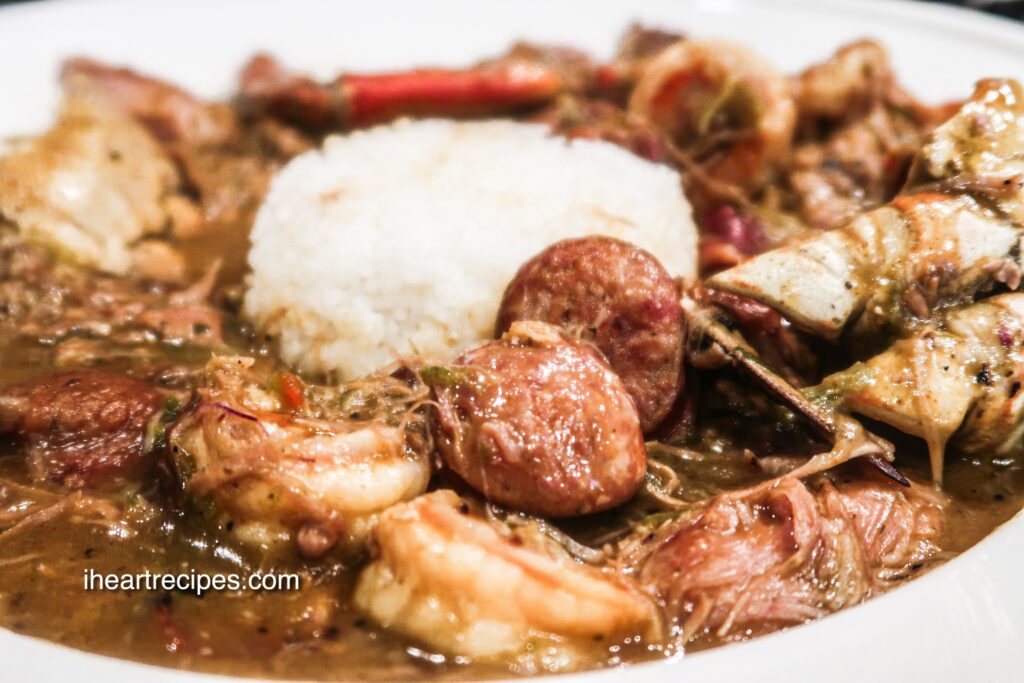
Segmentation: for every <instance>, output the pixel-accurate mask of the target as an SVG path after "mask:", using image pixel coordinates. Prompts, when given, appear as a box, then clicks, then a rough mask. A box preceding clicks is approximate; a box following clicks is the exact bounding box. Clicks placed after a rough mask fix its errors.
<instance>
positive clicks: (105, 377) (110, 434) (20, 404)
mask: <svg viewBox="0 0 1024 683" xmlns="http://www.w3.org/2000/svg"><path fill="white" fill-rule="evenodd" d="M161 404H162V397H161V395H160V393H159V392H158V391H157V390H156V389H154V388H153V387H151V386H149V385H148V384H146V383H144V382H141V381H139V380H136V379H132V378H131V377H127V376H124V375H119V374H115V373H110V372H102V371H95V370H87V371H73V372H61V373H57V374H53V375H47V376H44V377H41V378H39V379H36V380H32V381H30V382H25V383H24V384H18V385H15V386H9V387H4V388H2V389H0V432H2V433H7V434H15V435H17V436H19V437H21V438H22V439H23V440H24V441H25V442H26V443H27V445H28V454H29V466H30V468H31V470H32V473H33V475H34V476H35V477H36V478H38V479H40V480H50V481H54V482H58V483H60V484H63V485H65V486H69V487H79V486H85V485H99V484H108V483H112V482H114V481H123V480H125V479H129V478H131V477H134V476H137V475H139V474H141V473H142V472H143V471H144V470H145V469H146V467H147V466H148V465H149V464H152V458H151V457H150V454H148V453H146V452H145V451H146V449H145V435H146V427H147V424H148V423H149V420H150V419H151V418H152V417H153V416H154V415H155V414H156V413H157V411H158V410H159V408H160V407H161Z"/></svg>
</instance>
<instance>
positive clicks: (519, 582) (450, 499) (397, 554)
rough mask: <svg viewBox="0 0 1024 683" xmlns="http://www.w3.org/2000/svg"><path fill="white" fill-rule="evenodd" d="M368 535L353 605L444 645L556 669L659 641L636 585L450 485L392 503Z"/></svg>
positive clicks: (451, 650)
mask: <svg viewBox="0 0 1024 683" xmlns="http://www.w3.org/2000/svg"><path fill="white" fill-rule="evenodd" d="M374 539H375V547H376V549H377V557H376V559H375V560H374V561H373V562H372V563H371V564H370V565H369V566H367V567H366V569H365V570H364V571H363V573H362V574H361V575H360V577H359V580H358V583H357V585H356V589H355V594H354V601H355V604H356V606H357V607H358V608H359V609H361V610H362V611H364V612H365V613H367V614H368V615H369V616H371V617H372V618H373V619H374V620H375V621H376V622H377V623H379V624H380V625H381V626H383V627H385V628H389V629H393V630H395V631H399V632H401V633H403V634H404V635H406V636H409V637H412V638H416V639H417V640H420V641H422V642H424V643H426V644H427V645H429V646H430V647H434V648H437V649H439V650H441V651H443V652H445V653H447V654H452V655H456V656H461V657H468V658H472V659H477V660H483V661H506V662H515V663H516V664H517V665H518V667H519V668H520V669H522V670H526V671H537V670H545V671H559V670H567V669H572V668H575V667H576V666H577V665H578V664H579V663H581V662H583V661H585V660H584V659H583V656H584V654H585V653H586V652H588V651H589V652H593V650H594V648H605V649H607V648H608V647H609V646H613V645H616V644H618V643H622V642H623V641H624V640H625V639H627V638H629V639H636V638H639V639H641V640H642V641H643V642H645V643H654V642H659V641H660V638H661V635H660V634H661V620H660V615H659V613H658V611H657V608H656V607H655V605H654V603H653V602H652V601H650V600H649V599H648V598H646V597H645V596H643V595H642V594H641V593H640V592H639V590H638V589H637V588H636V587H634V586H633V585H632V584H630V583H626V581H625V579H622V578H616V577H615V576H614V575H612V574H606V573H603V572H601V571H599V570H597V569H594V568H592V567H585V566H582V565H580V564H577V563H576V562H575V561H574V560H572V559H571V558H570V557H569V556H568V555H567V554H565V553H556V552H554V551H553V549H552V548H551V547H550V545H547V546H545V545H544V544H543V543H541V542H540V541H539V540H538V539H536V538H533V537H530V536H529V535H526V534H523V533H522V532H521V530H520V529H517V530H515V531H513V530H510V529H508V528H506V527H503V526H499V525H492V524H490V523H488V522H487V521H485V520H483V519H481V518H477V517H473V516H471V515H470V512H469V506H468V505H467V504H466V503H464V502H463V501H461V500H460V498H459V497H458V496H457V495H456V494H455V493H453V492H452V491H448V490H441V491H436V492H434V493H430V494H427V495H425V496H420V497H419V498H417V499H416V500H414V501H412V502H411V503H406V504H404V505H399V506H396V507H394V508H392V509H390V510H388V511H387V512H386V513H384V515H382V516H381V519H380V524H379V525H378V526H377V528H376V530H375V532H374Z"/></svg>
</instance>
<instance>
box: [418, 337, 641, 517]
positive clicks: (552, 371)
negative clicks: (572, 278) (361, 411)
mask: <svg viewBox="0 0 1024 683" xmlns="http://www.w3.org/2000/svg"><path fill="white" fill-rule="evenodd" d="M422 375H423V378H424V380H425V381H426V382H427V383H428V384H430V385H431V386H432V387H433V389H434V392H435V394H436V396H437V405H438V410H437V419H436V420H434V433H435V437H436V440H437V443H438V447H439V450H440V452H441V456H442V458H443V459H444V461H445V463H446V464H447V465H448V467H450V468H451V469H452V470H453V471H454V472H455V473H456V474H458V475H459V476H460V477H462V478H463V479H465V480H466V482H467V483H469V485H470V486H472V487H473V488H475V489H477V490H478V491H479V492H480V493H482V494H483V495H484V496H485V497H486V498H487V499H488V500H490V501H492V502H494V503H498V504H500V505H503V506H507V507H510V508H514V509H516V510H521V511H524V512H528V513H532V514H537V515H542V516H546V517H568V516H573V515H582V514H588V513H591V512H598V511H600V510H606V509H608V508H611V507H614V506H616V505H619V504H621V503H623V502H625V501H626V500H628V499H629V498H631V497H632V496H633V494H634V493H636V491H637V489H638V488H639V487H640V484H641V483H642V482H643V478H644V474H645V472H646V469H647V454H646V451H645V448H644V439H643V434H642V433H641V431H640V420H639V417H638V416H637V412H636V408H635V406H634V404H633V401H632V399H630V397H629V394H628V393H627V392H626V389H625V387H624V386H623V384H622V381H621V380H620V379H619V378H618V376H616V374H615V373H614V372H612V370H611V368H609V367H608V365H607V364H606V363H605V361H604V359H603V358H602V357H601V355H600V354H599V353H598V352H597V351H595V350H594V349H593V348H592V347H590V346H589V345H588V344H585V343H582V342H577V341H572V340H569V339H566V338H565V337H563V336H562V334H561V332H560V330H559V329H558V328H556V327H553V326H551V325H547V324H545V323H540V322H517V323H513V324H512V326H511V328H510V330H509V331H508V333H506V334H505V336H504V337H503V338H502V339H501V340H499V341H493V342H489V343H487V344H484V345H482V346H478V347H476V348H474V349H471V350H469V351H467V352H466V353H464V354H463V355H462V356H460V357H459V358H458V359H456V361H455V363H454V364H453V365H451V366H429V367H427V368H424V369H423V371H422Z"/></svg>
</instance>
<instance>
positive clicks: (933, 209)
mask: <svg viewBox="0 0 1024 683" xmlns="http://www.w3.org/2000/svg"><path fill="white" fill-rule="evenodd" d="M1022 159H1024V91H1022V89H1021V86H1020V85H1019V84H1018V83H1016V82H1015V81H1011V80H996V79H991V80H985V81H981V82H979V83H978V85H977V87H976V89H975V92H974V94H973V95H972V97H971V98H970V99H969V100H968V101H967V102H966V103H965V104H964V105H963V106H962V107H961V108H960V110H959V111H958V112H957V113H956V115H954V116H953V117H952V118H951V119H950V120H949V121H948V122H946V123H945V124H943V125H942V126H940V127H939V128H937V129H936V130H935V131H934V132H933V133H932V134H931V135H930V136H928V138H927V139H926V140H925V142H924V144H923V145H922V147H921V149H920V150H919V152H918V154H917V157H916V159H915V161H914V166H913V169H912V171H911V174H910V180H909V182H908V188H909V191H908V192H907V193H905V194H904V195H903V196H900V197H897V198H896V199H895V200H893V201H892V202H891V203H890V204H888V205H886V206H884V207H881V208H879V209H876V210H874V211H872V212H870V213H868V214H865V215H863V216H861V217H859V218H857V219H855V220H854V221H852V222H851V223H849V224H847V225H846V226H844V227H842V228H839V229H837V230H833V231H831V232H828V233H825V234H822V235H818V236H816V237H813V238H811V239H809V240H807V241H804V242H802V243H799V244H796V245H792V246H787V247H782V248H780V249H776V250H774V251H770V252H767V253H765V254H762V255H760V256H757V257H755V258H753V259H751V260H749V261H747V262H745V263H742V264H740V265H738V266H736V267H734V268H732V269H730V270H727V271H724V272H722V273H719V274H718V275H715V276H714V277H712V278H711V279H710V280H709V285H710V286H712V287H716V288H718V289H722V290H725V291H728V292H733V293H735V294H741V295H744V296H748V297H750V298H752V299H755V300H757V301H760V302H762V303H765V304H768V305H770V306H772V307H774V308H777V309H778V310H779V312H780V313H782V314H783V315H785V316H786V317H788V318H789V319H790V320H792V321H793V322H794V323H797V324H798V325H801V326H802V327H804V328H806V329H807V330H808V331H810V332H813V333H815V334H818V335H821V336H823V337H826V338H829V339H835V338H836V337H838V336H839V335H840V333H842V331H843V330H844V329H845V328H846V326H847V325H848V324H849V323H850V321H851V320H852V319H853V318H855V317H857V316H858V315H860V314H861V313H862V312H864V311H867V312H868V313H869V314H870V316H869V317H878V316H880V315H886V314H887V313H886V311H888V312H889V313H888V314H889V315H891V313H892V312H893V311H894V310H895V309H893V308H892V307H891V306H889V305H888V304H891V303H893V297H899V296H901V295H902V294H904V293H906V292H907V291H908V290H909V288H911V287H913V286H914V285H916V284H922V285H924V286H925V287H926V288H928V287H932V286H933V283H936V284H935V291H933V292H931V294H932V296H933V298H935V299H938V298H941V297H946V298H949V297H951V296H955V297H957V298H963V296H962V295H963V294H964V293H973V292H971V291H970V290H971V289H972V288H973V287H978V286H980V285H983V284H985V283H986V282H990V281H991V280H992V279H993V278H992V269H991V268H990V269H989V270H986V266H991V264H992V263H993V262H994V261H998V260H1000V259H1004V258H1006V257H1008V256H1010V255H1011V253H1012V252H1014V251H1015V250H1016V249H1017V243H1018V239H1019V235H1020V232H1021V231H1020V229H1019V224H1020V221H1021V220H1022V219H1024V161H1022ZM938 192H941V194H939V193H938ZM978 196H980V197H982V198H984V205H985V206H984V207H983V206H982V205H981V204H980V203H979V202H978V201H975V197H978ZM993 208H994V209H995V210H994V211H993V210H990V209H993ZM928 303H931V304H934V303H937V301H931V302H928ZM869 322H870V321H869ZM865 329H870V325H869V326H868V327H867V328H865Z"/></svg>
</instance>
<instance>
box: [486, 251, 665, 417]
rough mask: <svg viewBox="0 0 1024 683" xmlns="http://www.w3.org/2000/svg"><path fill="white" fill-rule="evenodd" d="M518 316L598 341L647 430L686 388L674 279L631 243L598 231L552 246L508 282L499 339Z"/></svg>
mask: <svg viewBox="0 0 1024 683" xmlns="http://www.w3.org/2000/svg"><path fill="white" fill-rule="evenodd" d="M516 320H540V321H543V322H547V323H551V324H553V325H562V326H563V327H566V328H567V329H569V330H571V331H573V332H577V333H580V334H581V335H582V337H583V338H584V339H587V340H588V341H591V342H593V343H594V345H595V346H597V348H598V349H600V350H601V352H602V353H604V355H605V356H606V357H607V359H608V362H609V363H610V364H611V366H612V369H613V370H615V372H616V373H618V375H619V377H621V378H622V382H623V383H624V384H625V385H626V389H627V390H628V391H629V394H630V396H632V397H633V400H634V401H636V407H637V411H638V412H639V413H640V425H641V427H642V428H643V430H644V431H645V432H649V431H650V430H651V429H652V428H654V427H655V426H657V424H658V423H659V422H660V421H661V420H662V419H663V418H664V417H665V416H666V415H667V414H668V412H669V411H670V410H671V409H672V405H673V403H674V402H675V400H676V397H677V396H678V395H679V392H680V390H681V389H682V382H683V373H682V367H683V312H682V307H681V306H680V304H679V295H678V293H677V291H676V287H675V283H673V282H672V278H671V277H670V276H669V274H668V273H667V272H665V269H664V268H663V267H662V265H661V264H660V263H659V262H658V260H657V259H656V258H654V256H652V255H651V254H649V253H648V252H646V251H644V250H643V249H640V248H639V247H636V246H633V245H632V244H629V243H627V242H623V241H621V240H617V239H613V238H611V237H601V236H594V237H583V238H579V239H570V240H564V241H562V242H558V243H556V244H553V245H552V246H550V247H548V248H547V249H545V250H544V251H542V252H541V253H540V254H538V255H537V256H535V257H534V258H532V259H531V260H529V261H527V262H526V263H525V264H524V265H523V267H522V268H520V269H519V272H518V273H517V274H516V276H515V277H514V278H513V279H512V282H511V283H509V285H508V288H507V289H506V290H505V296H504V297H503V299H502V302H501V307H500V308H499V309H498V319H497V321H496V323H495V332H496V336H500V335H501V334H502V333H504V332H505V330H507V329H508V328H509V325H511V324H512V323H513V322H514V321H516Z"/></svg>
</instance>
